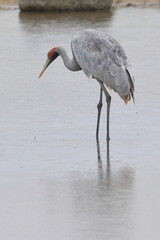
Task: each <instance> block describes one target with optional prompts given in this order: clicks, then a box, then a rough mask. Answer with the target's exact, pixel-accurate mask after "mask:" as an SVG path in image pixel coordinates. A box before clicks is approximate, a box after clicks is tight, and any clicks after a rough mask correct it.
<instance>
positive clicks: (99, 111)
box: [96, 86, 103, 139]
mask: <svg viewBox="0 0 160 240" xmlns="http://www.w3.org/2000/svg"><path fill="white" fill-rule="evenodd" d="M102 91H103V90H102V87H101V86H100V98H99V103H98V104H97V108H98V115H97V129H96V138H97V139H98V134H99V123H100V116H101V109H102Z"/></svg>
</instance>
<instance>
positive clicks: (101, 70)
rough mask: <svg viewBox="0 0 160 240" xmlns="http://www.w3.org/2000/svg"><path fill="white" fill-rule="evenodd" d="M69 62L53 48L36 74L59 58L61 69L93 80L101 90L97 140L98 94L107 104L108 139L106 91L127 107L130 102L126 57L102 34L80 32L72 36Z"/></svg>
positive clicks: (130, 79)
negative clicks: (76, 72)
mask: <svg viewBox="0 0 160 240" xmlns="http://www.w3.org/2000/svg"><path fill="white" fill-rule="evenodd" d="M71 49H72V53H73V59H72V60H70V59H69V58H68V55H67V53H66V51H65V50H64V49H63V48H61V47H57V48H53V49H51V50H50V51H49V53H48V60H47V62H46V64H45V66H44V68H43V70H42V72H41V74H40V76H41V75H42V74H43V72H44V71H45V69H46V68H47V67H48V65H49V64H50V63H51V62H52V61H53V60H54V59H55V58H56V57H58V56H59V55H61V57H62V59H63V61H64V64H65V66H66V67H67V68H68V69H69V70H71V71H79V70H83V72H84V73H85V74H86V75H87V77H92V78H94V79H96V80H97V81H98V82H99V84H100V86H101V94H100V102H99V107H98V106H97V107H98V121H97V137H98V131H99V120H100V113H101V105H102V92H104V94H105V96H106V100H107V106H108V107H107V108H108V111H107V112H108V117H107V130H108V131H107V132H108V134H107V138H108V139H109V112H110V101H111V97H110V95H109V94H108V92H107V89H106V87H107V88H110V89H113V90H114V91H115V92H117V93H118V94H119V95H120V97H121V98H122V99H123V100H124V101H125V103H128V101H129V100H130V99H131V97H132V98H133V100H134V95H133V94H134V77H133V74H132V70H131V66H130V64H129V61H128V59H127V56H126V53H125V51H124V50H123V48H122V47H121V45H120V44H119V43H118V42H117V41H116V40H115V39H114V38H113V37H111V36H109V35H108V34H106V33H105V32H101V31H95V30H91V29H88V30H83V31H81V32H80V33H79V34H77V35H75V36H74V38H73V39H72V41H71Z"/></svg>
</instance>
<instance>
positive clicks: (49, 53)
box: [47, 47, 56, 58]
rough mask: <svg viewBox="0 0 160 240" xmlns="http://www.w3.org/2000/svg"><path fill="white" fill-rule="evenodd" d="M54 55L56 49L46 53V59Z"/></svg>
mask: <svg viewBox="0 0 160 240" xmlns="http://www.w3.org/2000/svg"><path fill="white" fill-rule="evenodd" d="M55 53H56V47H54V48H52V49H51V50H50V51H49V52H48V54H47V55H48V58H51V57H52V56H53V55H54V54H55Z"/></svg>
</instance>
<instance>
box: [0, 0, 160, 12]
mask: <svg viewBox="0 0 160 240" xmlns="http://www.w3.org/2000/svg"><path fill="white" fill-rule="evenodd" d="M112 7H113V8H117V7H145V8H148V7H157V8H158V7H160V0H113V4H112ZM18 8H19V6H18V0H0V9H1V10H3V9H18Z"/></svg>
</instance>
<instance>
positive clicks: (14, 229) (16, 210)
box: [0, 8, 160, 240]
mask: <svg viewBox="0 0 160 240" xmlns="http://www.w3.org/2000/svg"><path fill="white" fill-rule="evenodd" d="M85 28H95V29H99V30H104V31H106V32H108V33H109V34H111V35H112V36H114V37H115V38H116V39H117V40H118V41H119V42H120V43H121V44H122V45H123V47H124V48H125V50H126V52H127V54H128V56H129V58H130V61H131V62H132V65H133V71H134V74H135V78H136V93H135V98H136V104H135V105H134V104H133V103H132V102H130V103H129V104H128V105H127V106H126V105H125V104H124V103H123V101H122V100H121V99H120V98H119V96H118V95H117V94H115V93H113V92H110V93H111V95H112V105H111V125H110V127H111V132H110V134H111V141H110V149H109V150H110V151H109V156H108V158H107V152H108V151H107V148H106V142H105V137H106V109H105V108H106V105H105V102H104V104H103V114H102V119H101V120H102V121H101V129H100V139H99V144H97V142H96V139H95V128H96V115H97V108H96V105H97V103H98V98H99V86H98V84H97V82H96V81H95V80H92V79H89V80H88V79H87V78H86V76H85V75H84V74H83V72H77V73H73V72H69V71H68V70H67V69H65V67H64V66H63V62H62V60H61V59H60V58H58V59H57V60H56V61H55V62H54V63H53V64H52V66H50V67H49V68H48V69H47V71H46V72H45V74H44V75H43V77H42V78H41V79H38V74H39V72H40V70H41V68H42V66H43V64H44V62H45V60H46V54H47V52H48V51H49V50H50V48H52V47H55V46H63V47H65V48H66V50H67V51H68V52H69V54H70V55H71V51H70V41H71V39H72V37H73V35H74V34H75V33H77V32H79V31H80V30H82V29H85ZM159 29H160V14H159V9H136V8H121V9H117V10H114V11H113V12H112V13H109V14H107V13H106V12H97V13H96V12H94V13H72V14H70V13H66V14H65V13H64V14H62V13H61V14H58V13H56V14H51V13H48V14H45V13H39V14H38V13H36V14H35V13H23V14H22V13H19V11H18V10H7V11H2V10H1V11H0V39H1V44H0V52H1V94H0V102H1V107H0V132H1V134H0V148H1V151H0V172H1V174H0V193H1V197H0V213H1V214H0V215H1V216H0V238H1V239H3V240H8V239H12V240H21V239H23V240H28V239H34V240H42V239H57V240H75V239H76V240H81V239H84V240H88V239H92V240H94V239H95V240H97V239H101V240H106V239H112V240H126V239H127V240H139V239H141V240H143V239H144V240H150V239H154V240H158V239H160V229H159V220H160V207H159V200H160V188H159V182H160V161H159V158H160V150H159V145H160V128H159V122H160V110H159V109H160V95H159V92H160V84H159V75H160V70H159V63H160V55H159V48H160V31H159Z"/></svg>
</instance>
